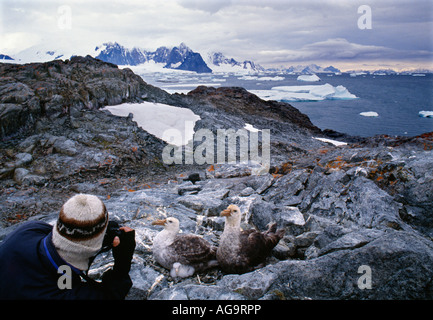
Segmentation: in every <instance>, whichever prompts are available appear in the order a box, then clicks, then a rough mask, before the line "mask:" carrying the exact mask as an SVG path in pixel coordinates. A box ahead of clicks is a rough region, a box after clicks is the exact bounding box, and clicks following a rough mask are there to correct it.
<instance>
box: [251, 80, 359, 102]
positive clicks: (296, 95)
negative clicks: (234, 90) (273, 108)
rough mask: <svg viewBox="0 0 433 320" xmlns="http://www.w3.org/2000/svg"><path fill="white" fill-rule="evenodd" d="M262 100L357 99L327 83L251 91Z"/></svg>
mask: <svg viewBox="0 0 433 320" xmlns="http://www.w3.org/2000/svg"><path fill="white" fill-rule="evenodd" d="M250 92H251V93H254V94H255V95H257V96H258V97H260V98H261V99H264V100H277V101H286V102H292V101H323V100H351V99H357V98H358V97H357V96H355V95H354V94H351V93H350V92H349V91H348V90H347V89H346V88H345V87H343V86H341V85H340V86H337V87H334V86H332V85H330V84H329V83H326V84H324V85H305V86H278V87H273V88H272V89H271V90H251V91H250Z"/></svg>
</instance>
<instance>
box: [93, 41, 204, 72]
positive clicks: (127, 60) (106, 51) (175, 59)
mask: <svg viewBox="0 0 433 320" xmlns="http://www.w3.org/2000/svg"><path fill="white" fill-rule="evenodd" d="M93 56H94V57H95V58H97V59H101V60H103V61H106V62H111V63H114V64H117V65H130V66H136V65H139V64H143V63H145V62H149V61H153V62H154V63H159V64H164V68H168V69H177V70H186V71H195V72H197V73H210V72H212V70H211V69H210V68H209V67H208V66H207V65H206V63H205V62H204V61H203V58H202V57H201V55H200V53H197V52H194V51H192V50H191V49H190V48H188V47H187V46H186V45H185V44H184V43H181V44H180V45H179V46H178V47H174V48H171V49H170V48H167V47H159V48H158V49H156V51H153V52H150V51H146V50H144V49H140V48H132V49H128V48H125V47H123V46H122V45H120V44H118V43H117V42H115V43H104V44H103V45H102V46H100V47H96V48H95V52H94V53H93Z"/></svg>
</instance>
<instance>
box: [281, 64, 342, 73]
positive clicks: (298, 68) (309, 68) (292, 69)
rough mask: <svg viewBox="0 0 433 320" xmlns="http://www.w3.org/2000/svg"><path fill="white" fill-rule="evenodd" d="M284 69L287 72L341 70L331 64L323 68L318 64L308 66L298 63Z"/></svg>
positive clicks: (336, 71) (328, 71)
mask: <svg viewBox="0 0 433 320" xmlns="http://www.w3.org/2000/svg"><path fill="white" fill-rule="evenodd" d="M281 69H282V71H284V72H287V73H298V74H316V73H338V72H341V71H340V70H339V69H337V68H335V67H333V66H329V67H326V68H322V67H320V66H318V65H317V64H310V65H308V66H304V65H297V66H291V67H289V68H281Z"/></svg>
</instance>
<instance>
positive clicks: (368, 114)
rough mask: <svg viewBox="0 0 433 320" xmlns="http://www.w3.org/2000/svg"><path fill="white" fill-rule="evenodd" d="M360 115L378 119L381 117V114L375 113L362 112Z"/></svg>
mask: <svg viewBox="0 0 433 320" xmlns="http://www.w3.org/2000/svg"><path fill="white" fill-rule="evenodd" d="M359 115H361V116H363V117H378V116H379V114H378V113H377V112H374V111H366V112H361V113H360V114H359Z"/></svg>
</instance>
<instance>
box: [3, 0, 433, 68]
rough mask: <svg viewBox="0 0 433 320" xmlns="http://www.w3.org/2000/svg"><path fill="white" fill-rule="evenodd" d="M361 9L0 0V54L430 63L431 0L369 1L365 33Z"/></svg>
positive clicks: (257, 1)
mask: <svg viewBox="0 0 433 320" xmlns="http://www.w3.org/2000/svg"><path fill="white" fill-rule="evenodd" d="M361 4H365V1H364V0H351V1H342V0H321V1H319V0H311V1H301V0H290V1H289V0H284V1H283V0H267V1H263V0H207V1H202V0H164V1H160V0H123V1H122V0H111V1H104V0H71V1H66V2H65V1H60V0H40V1H33V0H32V1H30V0H1V2H0V40H2V41H0V53H6V54H7V53H8V52H17V51H20V50H23V49H25V48H26V47H29V46H30V45H33V44H34V42H35V41H36V40H38V41H40V42H43V43H45V44H46V46H47V47H48V48H50V47H55V46H58V45H59V44H62V45H64V46H68V45H69V46H70V47H72V48H79V47H84V46H85V47H93V48H94V47H95V46H97V45H100V44H102V43H103V42H108V41H117V42H119V43H120V44H123V45H125V46H128V47H133V46H137V47H142V48H145V49H148V50H154V49H156V48H157V47H159V46H162V45H165V46H175V45H179V43H181V42H185V43H186V44H187V45H188V46H190V47H191V48H192V49H193V50H195V51H199V52H201V53H203V54H205V53H206V52H207V51H221V52H222V53H224V54H225V55H226V56H230V57H234V58H235V59H238V60H240V59H250V60H254V61H255V62H257V63H260V64H262V65H264V66H266V65H268V64H276V63H280V64H285V63H291V62H292V61H316V62H318V63H319V62H320V61H322V60H323V59H328V60H331V61H337V60H341V61H349V60H353V61H360V60H363V59H371V60H374V61H379V60H380V59H381V58H387V59H400V60H401V59H406V60H409V59H414V60H421V59H425V60H427V59H429V60H430V61H431V60H432V55H433V54H432V51H433V16H432V14H431V12H432V9H433V2H432V1H431V0H418V1H417V2H416V5H415V4H414V3H413V1H410V0H396V1H394V0H382V1H380V2H374V3H371V9H372V19H373V29H372V30H360V29H358V26H357V20H358V18H359V16H360V15H359V13H358V10H357V9H358V7H359V6H360V5H361ZM62 5H66V6H70V8H71V12H72V28H71V29H70V30H62V29H61V28H59V26H58V20H59V18H60V17H59V12H58V8H59V7H60V6H62ZM28 40H29V41H28ZM4 50H7V51H6V52H4Z"/></svg>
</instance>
